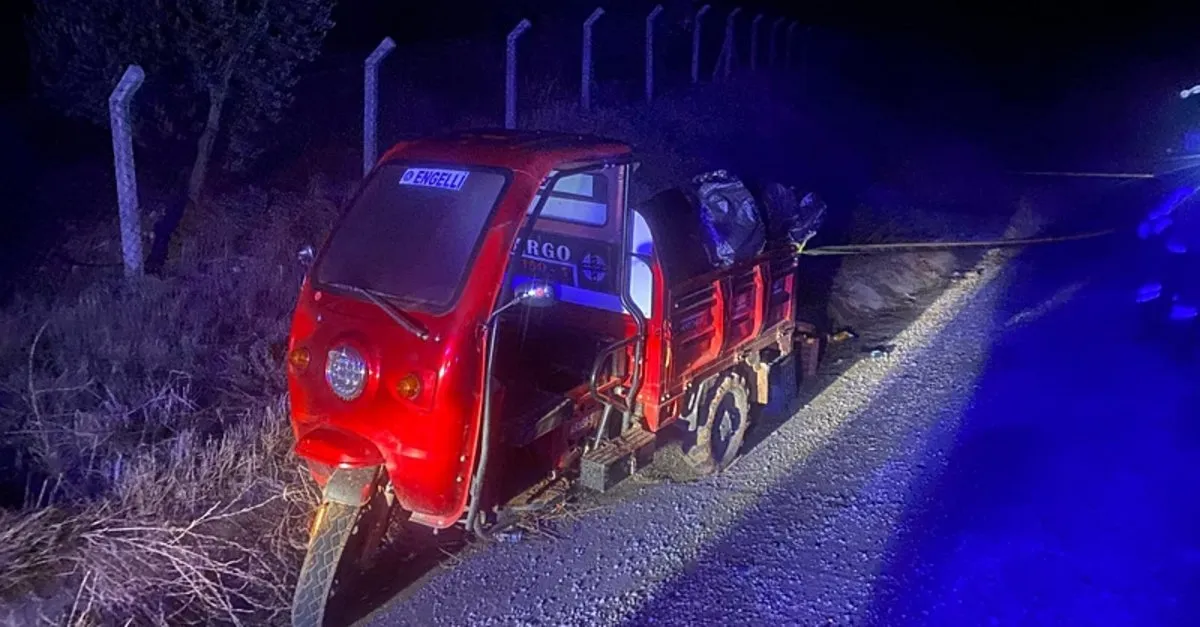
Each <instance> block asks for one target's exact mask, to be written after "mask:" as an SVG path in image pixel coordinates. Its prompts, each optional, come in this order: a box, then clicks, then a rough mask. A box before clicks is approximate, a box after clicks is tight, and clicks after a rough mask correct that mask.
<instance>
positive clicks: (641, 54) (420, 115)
mask: <svg viewBox="0 0 1200 627" xmlns="http://www.w3.org/2000/svg"><path fill="white" fill-rule="evenodd" d="M797 26H798V22H797V21H795V20H791V19H789V18H787V17H786V16H778V15H773V16H772V15H766V14H760V13H747V12H745V11H743V10H742V8H741V7H732V8H727V9H715V8H714V7H713V6H711V5H708V4H705V5H702V6H700V7H699V8H697V9H693V8H692V7H690V6H686V7H685V6H682V5H680V6H675V5H672V6H671V7H670V8H669V9H667V8H664V6H663V5H661V4H660V5H653V6H648V7H647V6H643V7H641V8H633V9H622V10H608V9H605V8H603V7H594V8H592V9H591V10H590V11H588V12H587V13H585V14H582V15H576V14H574V13H571V14H569V15H553V16H549V15H548V16H543V17H539V18H537V19H536V20H533V19H522V20H520V21H518V22H517V23H516V24H513V25H512V27H511V29H510V30H508V31H507V32H505V33H504V36H503V37H492V38H488V39H484V40H481V39H479V38H473V39H471V40H451V41H445V42H438V43H437V44H434V45H430V44H426V45H421V46H405V47H403V48H401V47H398V46H397V45H396V43H395V42H394V41H392V40H391V39H390V38H385V39H384V40H383V41H382V42H379V43H378V45H377V46H376V47H375V48H374V50H373V51H371V52H370V53H369V54H367V55H362V56H360V57H358V58H354V57H352V56H349V55H342V56H340V57H337V58H331V59H326V60H325V61H324V62H323V63H322V64H321V66H320V67H319V68H317V69H315V70H314V71H312V72H310V73H309V74H308V75H307V76H306V77H305V80H304V81H303V83H302V85H301V86H300V88H299V90H298V93H297V102H298V103H300V108H301V109H304V108H305V107H308V110H309V112H310V115H311V116H312V117H311V118H310V119H312V120H320V121H319V124H320V125H321V131H322V133H323V134H326V135H328V136H330V137H340V138H341V139H342V140H343V143H344V140H345V139H346V138H348V136H352V135H358V137H359V142H360V146H361V164H362V170H363V172H364V173H365V172H366V171H367V170H369V169H370V168H371V166H372V165H373V164H374V161H375V159H376V156H377V155H378V154H379V152H380V149H381V148H380V147H381V145H383V144H385V143H387V142H391V141H393V140H395V139H396V138H398V137H400V136H405V135H412V134H423V133H428V132H432V131H435V130H437V129H444V128H449V127H455V126H461V125H462V123H463V121H464V120H466V121H471V122H472V123H473V124H472V125H475V126H501V125H503V126H504V127H506V128H510V129H515V128H519V127H522V126H525V125H526V123H527V121H528V118H529V116H528V115H527V113H528V112H529V111H531V110H533V109H536V108H538V107H544V106H546V105H547V104H549V103H555V104H556V106H563V107H567V108H569V109H573V110H574V112H576V113H581V114H587V113H589V112H590V111H591V110H593V109H598V108H605V107H612V106H628V105H631V104H633V103H639V102H643V103H644V102H648V101H653V100H654V99H655V98H659V97H663V96H666V95H672V94H678V93H681V92H684V91H686V90H688V89H692V88H694V87H695V86H697V85H698V84H702V83H709V82H716V81H729V80H733V79H734V77H735V76H740V75H742V74H745V73H750V72H755V73H766V72H770V73H773V74H778V73H782V72H788V71H793V70H795V69H797V68H798V64H797V63H795V59H796V57H795V53H794V51H795V49H796V46H797V37H796V35H797V33H798V31H797V28H796V27H797ZM129 72H133V73H134V74H138V75H140V73H141V68H139V67H137V66H130V68H129ZM138 84H139V85H140V82H139V83H138ZM136 98H137V85H132V84H124V83H123V84H122V86H119V87H118V88H117V89H116V90H114V92H113V96H112V99H111V100H110V109H111V112H112V116H111V117H112V132H113V146H114V157H115V158H114V164H115V169H116V184H117V195H118V198H119V199H120V200H121V202H120V205H121V211H120V220H121V234H122V250H123V251H125V254H124V255H123V257H124V260H125V272H126V276H127V277H129V278H131V279H136V278H137V277H138V276H140V275H141V274H142V267H141V263H142V261H141V255H140V242H139V241H135V240H137V238H138V237H140V228H139V227H138V226H137V225H140V223H141V216H140V211H139V208H138V207H137V204H136V203H137V200H136V199H137V173H136V168H135V164H134V159H133V156H132V154H131V151H129V150H128V149H127V147H128V146H130V145H131V137H130V134H131V133H132V130H131V129H132V123H131V120H130V113H129V111H130V103H131V102H132V101H134V100H136ZM351 103H359V104H361V116H355V115H352V114H350V110H351V109H352V108H357V106H356V107H351V106H349V105H350V104H351ZM356 118H357V119H356ZM310 130H311V129H310Z"/></svg>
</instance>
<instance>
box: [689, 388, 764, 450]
mask: <svg viewBox="0 0 1200 627" xmlns="http://www.w3.org/2000/svg"><path fill="white" fill-rule="evenodd" d="M702 402H703V404H702V405H701V406H700V408H699V411H700V416H699V426H698V428H697V429H696V443H695V445H694V446H692V447H691V450H690V451H688V460H689V461H690V462H691V463H692V464H693V465H695V466H696V467H697V468H698V469H700V470H702V471H704V472H707V473H718V472H721V471H722V470H725V469H726V468H728V467H729V465H730V464H732V463H733V460H735V459H737V456H738V453H739V452H740V451H741V448H742V443H743V442H744V441H745V439H746V429H747V428H748V427H749V426H750V389H749V388H748V387H747V386H746V380H745V379H744V378H742V376H741V375H739V374H737V373H736V372H728V373H726V374H724V375H722V376H721V377H720V379H718V382H717V384H716V387H714V388H713V389H712V391H711V392H709V393H708V394H707V395H706V398H705V399H704V401H702Z"/></svg>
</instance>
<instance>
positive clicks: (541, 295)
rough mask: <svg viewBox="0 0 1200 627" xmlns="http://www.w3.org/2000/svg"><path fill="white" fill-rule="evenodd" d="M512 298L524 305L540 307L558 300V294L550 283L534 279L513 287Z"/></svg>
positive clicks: (547, 305) (548, 305)
mask: <svg viewBox="0 0 1200 627" xmlns="http://www.w3.org/2000/svg"><path fill="white" fill-rule="evenodd" d="M513 300H514V301H515V302H518V303H520V304H522V305H525V306H526V307H535V308H538V309H541V308H543V307H550V306H551V305H553V304H554V303H556V302H558V294H557V292H556V290H555V289H554V285H553V284H552V283H549V282H547V281H543V280H540V279H534V280H531V281H527V282H525V283H522V284H520V285H517V286H516V287H514V288H513Z"/></svg>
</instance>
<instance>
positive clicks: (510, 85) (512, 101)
mask: <svg viewBox="0 0 1200 627" xmlns="http://www.w3.org/2000/svg"><path fill="white" fill-rule="evenodd" d="M531 26H533V24H531V23H530V22H529V20H524V19H523V20H521V21H520V22H518V23H517V26H516V27H515V28H513V29H512V31H511V32H509V33H508V40H507V43H508V47H507V50H506V52H505V64H504V128H507V129H514V128H517V39H520V37H521V35H524V34H525V31H527V30H529V28H530V27H531Z"/></svg>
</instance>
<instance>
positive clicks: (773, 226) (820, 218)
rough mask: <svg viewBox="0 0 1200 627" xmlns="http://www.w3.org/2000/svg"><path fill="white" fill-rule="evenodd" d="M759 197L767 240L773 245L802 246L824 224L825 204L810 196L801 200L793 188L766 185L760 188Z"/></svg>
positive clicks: (773, 184) (774, 184)
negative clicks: (764, 218) (764, 219)
mask: <svg viewBox="0 0 1200 627" xmlns="http://www.w3.org/2000/svg"><path fill="white" fill-rule="evenodd" d="M761 196H762V204H763V212H764V213H765V214H766V222H767V241H768V242H770V243H771V244H772V245H773V246H778V245H788V244H800V245H803V244H805V243H807V242H808V240H809V239H811V238H812V237H813V236H814V235H816V234H817V231H818V230H820V228H821V225H822V224H824V222H825V210H826V206H825V202H824V201H823V200H821V199H820V198H819V197H818V196H817V195H816V194H814V193H811V192H810V193H808V194H805V195H804V196H803V197H801V196H799V195H798V194H797V193H796V190H795V188H793V187H788V186H786V185H783V184H782V183H769V184H767V185H766V186H764V187H763V189H762V192H761Z"/></svg>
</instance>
